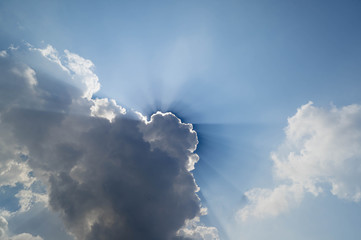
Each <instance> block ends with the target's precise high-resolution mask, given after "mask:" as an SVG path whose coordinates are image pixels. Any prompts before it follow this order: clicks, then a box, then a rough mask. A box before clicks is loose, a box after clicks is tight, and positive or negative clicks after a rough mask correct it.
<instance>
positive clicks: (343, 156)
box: [238, 102, 361, 221]
mask: <svg viewBox="0 0 361 240" xmlns="http://www.w3.org/2000/svg"><path fill="white" fill-rule="evenodd" d="M360 123H361V106H360V105H356V104H355V105H349V106H345V107H341V108H337V107H335V106H332V107H331V108H330V109H323V108H319V107H315V106H313V104H312V102H309V103H308V104H306V105H303V106H302V107H301V108H299V109H298V110H297V113H296V114H295V115H294V116H292V117H291V118H289V119H288V126H287V128H286V129H285V133H286V140H285V142H284V144H283V145H282V146H281V147H280V148H279V150H278V151H276V152H274V153H272V160H273V163H274V173H275V177H276V178H277V179H278V180H279V181H280V182H282V184H280V185H278V186H276V187H275V188H274V189H259V188H257V189H252V190H250V191H248V192H246V193H245V195H246V197H247V198H248V200H249V203H248V205H246V206H245V207H244V208H242V209H241V210H240V211H239V212H238V216H239V217H240V218H241V219H242V220H243V221H245V220H247V219H248V218H264V217H268V216H277V215H279V214H281V213H283V212H286V211H289V209H290V208H292V207H294V206H297V205H298V204H300V202H301V200H302V199H303V197H304V195H305V194H306V193H311V194H313V195H314V196H318V195H319V194H321V193H322V192H324V191H330V192H331V193H332V194H333V195H335V196H337V197H338V198H340V199H346V200H349V201H354V202H359V201H360V199H361V124H360Z"/></svg>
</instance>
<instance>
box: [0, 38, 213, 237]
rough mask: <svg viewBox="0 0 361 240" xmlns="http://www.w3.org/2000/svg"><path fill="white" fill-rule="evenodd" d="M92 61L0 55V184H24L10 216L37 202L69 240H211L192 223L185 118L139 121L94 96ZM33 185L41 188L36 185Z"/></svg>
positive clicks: (50, 51) (194, 212) (195, 204)
mask: <svg viewBox="0 0 361 240" xmlns="http://www.w3.org/2000/svg"><path fill="white" fill-rule="evenodd" d="M93 68H94V66H93V63H92V62H91V61H90V60H87V59H84V58H82V57H80V56H78V55H76V54H74V53H71V52H69V51H65V52H64V54H63V55H60V54H59V53H58V52H57V51H56V50H55V49H54V48H53V47H51V46H47V47H46V48H44V49H39V48H35V47H32V46H30V45H28V46H26V47H24V46H23V47H20V48H9V49H7V50H6V51H3V52H2V53H1V56H0V72H1V75H2V77H1V79H0V132H1V134H0V146H1V148H0V178H1V179H2V181H1V182H0V183H1V186H15V185H16V186H19V184H20V186H22V188H21V190H20V191H19V192H18V193H17V194H16V195H15V197H16V198H18V199H19V209H18V210H17V214H19V212H20V213H21V212H26V211H29V209H30V208H31V207H32V205H34V204H35V203H39V202H40V203H43V205H44V207H49V208H50V209H52V210H53V211H55V212H57V213H58V214H59V215H60V217H61V219H62V221H63V223H64V225H65V227H66V229H67V231H68V232H69V233H70V234H71V235H72V236H73V237H74V239H76V240H93V239H94V240H95V239H96V240H102V239H104V240H112V239H157V240H158V239H159V240H162V239H164V240H168V239H218V233H217V231H216V229H215V228H214V227H207V226H204V225H203V224H201V223H200V222H199V216H200V215H201V214H202V211H201V204H200V199H199V198H198V196H197V194H196V193H197V191H198V190H199V188H198V186H197V185H196V183H195V179H194V177H193V175H192V173H191V170H193V169H194V164H195V163H196V162H197V161H198V156H197V155H196V154H195V153H194V151H195V150H196V147H197V144H198V140H197V134H196V132H195V131H194V130H193V127H192V125H191V124H185V123H182V122H181V121H180V120H179V119H178V118H177V117H176V116H175V115H174V114H172V113H160V112H158V113H155V114H154V115H153V116H151V118H150V119H149V120H147V119H146V118H144V117H141V118H140V117H139V116H138V115H137V114H136V113H133V112H128V113H127V112H126V111H125V109H124V108H122V107H120V106H119V105H117V103H116V102H115V101H114V100H112V99H93V98H92V96H93V94H94V93H95V92H96V91H98V90H99V87H100V85H99V82H98V77H97V76H96V75H95V74H94V73H93V71H92V69H93ZM38 182H41V183H42V184H43V185H44V186H46V191H45V192H36V191H35V190H34V189H35V187H34V184H35V183H38ZM12 214H13V213H11V212H6V211H3V216H5V217H7V216H11V215H12ZM0 220H1V221H0V225H1V226H0V234H2V236H6V237H8V235H7V234H8V233H7V221H6V219H5V218H3V217H1V219H0ZM187 229H188V230H187ZM8 238H9V239H13V240H19V239H29V240H30V239H32V240H39V239H42V238H41V237H40V236H33V235H30V234H29V233H21V234H18V235H12V236H9V237H8Z"/></svg>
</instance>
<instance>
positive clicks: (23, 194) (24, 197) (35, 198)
mask: <svg viewBox="0 0 361 240" xmlns="http://www.w3.org/2000/svg"><path fill="white" fill-rule="evenodd" d="M15 197H17V198H18V199H19V205H20V209H19V210H18V212H26V211H29V209H30V208H31V207H32V205H33V204H34V203H37V202H42V203H44V205H45V206H46V205H47V204H48V195H47V194H45V193H44V194H40V193H35V192H33V191H31V190H29V189H26V190H25V189H24V190H20V191H19V192H18V193H17V194H15Z"/></svg>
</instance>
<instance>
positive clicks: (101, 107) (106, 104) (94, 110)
mask: <svg viewBox="0 0 361 240" xmlns="http://www.w3.org/2000/svg"><path fill="white" fill-rule="evenodd" d="M91 101H92V102H93V103H94V105H93V106H91V107H90V111H91V113H90V114H91V116H93V117H102V118H106V119H108V120H109V121H110V122H112V121H113V119H114V118H115V117H116V116H118V115H119V114H125V113H126V110H125V108H122V107H121V106H119V105H117V103H116V102H115V100H114V99H110V100H109V99H108V98H97V99H91Z"/></svg>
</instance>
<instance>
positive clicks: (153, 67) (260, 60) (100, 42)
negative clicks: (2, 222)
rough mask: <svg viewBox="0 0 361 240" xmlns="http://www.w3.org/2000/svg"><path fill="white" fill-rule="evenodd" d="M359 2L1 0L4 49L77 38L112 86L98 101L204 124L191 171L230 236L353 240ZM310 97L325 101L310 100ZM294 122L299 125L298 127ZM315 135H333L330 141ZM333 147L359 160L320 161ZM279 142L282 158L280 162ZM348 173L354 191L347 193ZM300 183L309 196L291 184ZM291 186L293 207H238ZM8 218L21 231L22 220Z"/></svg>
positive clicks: (60, 46)
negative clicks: (253, 196)
mask: <svg viewBox="0 0 361 240" xmlns="http://www.w3.org/2000/svg"><path fill="white" fill-rule="evenodd" d="M360 12H361V3H360V2H359V1H351V0H348V1H333V0H331V1H293V0H289V1H187V0H185V1H106V2H101V1H91V2H89V1H36V0H33V1H16V0H15V1H2V2H1V3H0V36H1V38H0V46H1V49H0V50H6V49H8V47H9V46H11V45H12V46H15V47H16V46H23V45H24V44H25V43H29V44H31V45H32V46H34V47H35V48H39V49H43V48H45V47H46V46H47V45H51V46H53V47H54V48H55V49H57V50H58V52H59V53H62V52H63V51H64V50H65V49H67V50H69V51H70V52H72V53H75V54H77V55H79V56H81V57H83V58H85V59H89V60H91V61H92V62H93V63H94V66H95V68H94V74H96V76H97V77H98V78H99V82H100V84H101V89H100V91H98V92H95V93H94V95H93V98H96V97H97V98H111V99H115V100H116V101H117V103H118V104H119V105H120V106H122V107H125V108H126V109H128V110H130V111H131V110H135V111H139V112H141V113H142V114H144V115H146V116H148V117H149V116H150V115H151V114H153V113H155V112H156V111H158V110H160V111H162V112H168V111H170V112H173V113H174V114H175V115H176V116H177V117H179V118H180V119H182V121H183V122H187V123H192V124H193V126H194V129H195V130H196V131H197V134H198V140H199V144H198V150H197V151H196V153H197V154H198V155H199V157H200V160H199V162H198V163H197V164H196V168H195V170H193V174H194V179H195V181H196V182H197V184H198V185H199V187H200V192H199V194H198V195H199V196H200V198H201V202H202V204H203V205H204V206H205V207H207V208H208V215H207V216H202V217H201V221H202V222H203V223H204V224H205V225H207V226H212V227H216V228H217V229H218V232H219V236H220V239H231V240H233V239H242V240H243V239H244V240H258V239H265V238H268V239H295V240H297V239H318V240H320V239H321V240H322V239H328V240H329V239H335V240H336V239H351V240H352V239H358V238H359V236H360V234H361V232H360V228H359V224H360V221H361V218H360V216H361V215H360V212H361V206H360V203H359V200H358V199H356V198H353V197H352V196H353V195H352V194H353V193H355V191H356V192H357V189H358V187H359V185H357V184H356V183H354V182H353V181H355V182H357V181H358V180H359V179H360V177H361V172H356V173H353V172H352V171H351V170H350V169H352V168H357V167H360V166H361V165H360V164H359V163H358V162H357V160H358V161H360V160H361V155H360V154H359V153H358V152H357V151H356V150H355V151H353V150H350V149H348V148H347V149H345V150H344V151H343V149H344V148H346V147H347V146H349V145H350V144H345V145H343V142H346V143H354V144H355V146H356V147H355V148H357V146H359V145H360V143H358V142H357V141H358V140H360V139H359V138H357V137H355V138H352V136H351V133H352V132H357V133H358V131H359V130H360V127H359V125H360V122H359V120H360V118H358V117H357V116H359V115H357V114H359V112H358V110H354V114H355V115H352V114H351V113H349V111H348V110H347V109H346V110H342V109H343V107H345V106H349V105H351V104H356V105H357V106H358V104H361V95H360V89H361V79H360V76H361V68H360V64H361V27H360V22H361V14H360ZM309 101H312V102H313V105H307V106H308V107H305V108H302V109H301V106H306V104H307V103H308V102H309ZM313 107H314V108H313ZM298 109H300V110H298ZM297 111H299V115H296V112H297ZM350 111H351V110H350ZM335 112H337V113H335ZM308 113H310V114H311V115H312V117H310V116H309V115H307V114H308ZM290 117H294V118H293V119H294V122H289V121H288V118H290ZM344 118H345V119H348V121H349V122H352V123H353V125H352V126H351V127H353V128H352V129H353V130H352V129H351V130H350V131H348V129H349V128H351V127H350V126H349V125H342V124H343V122H342V121H341V120H340V122H339V124H333V121H336V122H337V121H338V120H334V119H344ZM309 122H312V123H314V124H313V125H307V124H308V123H309ZM318 122H321V123H320V124H318V125H316V123H318ZM287 126H288V127H289V128H292V129H293V128H294V129H296V130H294V131H293V132H291V133H290V134H289V135H288V134H287V130H285V129H286V127H287ZM302 126H306V127H305V128H307V129H313V130H314V132H317V133H319V134H320V135H317V134H316V135H312V134H314V133H313V132H312V133H309V132H307V131H306V130H304V131H303V130H302V129H303V127H302ZM322 126H325V128H327V129H331V130H327V131H326V130H323V129H321V127H322ZM299 135H302V136H306V138H308V137H309V135H311V138H312V139H311V140H312V141H311V142H307V141H306V142H302V141H303V139H301V138H298V137H297V136H299ZM334 135H335V136H337V137H336V138H335V137H334ZM313 137H314V138H313ZM337 138H339V139H344V141H343V142H338V141H336V140H335V139H337ZM317 139H319V141H321V142H323V140H322V139H330V140H329V141H328V142H329V143H330V144H329V145H325V146H324V145H322V146H319V145H318V142H316V140H317ZM298 141H301V142H302V143H300V145H298ZM295 142H297V144H295ZM357 143H358V144H359V145H357ZM292 144H295V146H293V148H292V149H291V147H290V148H287V146H289V145H292ZM285 145H286V147H285ZM309 145H312V146H316V147H315V148H309ZM317 146H318V148H317ZM335 146H336V147H335ZM343 147H344V148H343ZM284 148H286V150H285V149H284ZM294 148H296V150H295V149H294ZM332 149H339V152H337V153H336V152H335V153H334V155H335V156H338V158H335V159H334V160H332V161H333V162H337V161H341V160H340V159H343V158H345V159H346V160H347V159H349V158H352V159H356V160H355V162H356V163H354V162H352V163H348V162H347V161H346V160H345V161H346V162H344V161H341V162H340V164H341V166H349V168H346V167H345V169H344V171H343V172H337V171H336V169H337V168H335V169H334V168H331V167H330V168H323V167H321V166H324V165H326V166H328V165H332V164H331V163H330V162H328V161H329V160H328V159H330V157H329V155H327V154H326V153H325V152H321V150H324V151H326V150H332ZM303 150H304V151H303ZM302 151H303V153H302V154H300V159H301V161H304V162H305V165H302V166H306V167H307V166H308V167H309V169H307V168H306V167H300V166H299V165H293V164H294V163H293V162H292V159H290V158H289V157H288V156H289V153H290V152H294V153H298V152H302ZM271 152H274V153H276V155H277V156H278V157H279V158H280V159H284V160H282V161H283V163H284V164H283V165H281V166H279V167H277V166H276V161H274V160H272V159H271ZM304 152H307V153H309V155H307V154H304ZM331 152H332V151H331ZM341 152H342V153H341ZM344 152H348V153H350V154H351V155H350V156H349V155H347V154H346V155H347V157H346V155H345V154H344ZM338 154H340V155H338ZM310 159H311V160H310ZM312 159H315V160H312ZM319 159H324V160H322V161H321V160H319ZM316 163H319V165H317V164H316ZM347 164H349V165H347ZM352 164H356V165H352ZM293 168H295V169H301V170H292V171H291V170H289V169H293ZM318 168H319V171H315V172H317V173H313V170H314V169H318ZM303 169H305V170H303ZM311 173H312V174H313V175H312V174H311ZM320 179H322V181H321V180H320ZM345 179H347V180H345ZM318 181H319V182H318ZM310 182H311V183H310ZM336 183H337V184H338V186H341V185H342V184H343V185H342V186H344V187H345V186H349V187H350V188H348V187H345V189H342V187H340V188H341V190H337V189H336ZM297 184H299V185H301V188H302V189H304V190H302V191H301V190H300V191H298V190H297V191H298V192H297V194H301V195H302V197H299V195H297V194H295V192H294V191H293V190H290V189H288V188H287V187H290V188H291V187H295V186H296V185H297ZM282 185H285V186H286V188H287V189H288V190H285V192H284V194H290V195H287V196H288V197H289V198H290V199H291V200H289V198H288V197H287V196H286V195H285V196H283V195H282V196H283V198H282V197H281V198H282V199H287V201H286V202H282V201H281V200H279V201H277V202H278V203H280V204H281V205H282V204H283V206H286V205H287V207H285V210H279V212H277V213H275V214H273V215H272V214H271V215H272V216H268V215H267V211H265V213H264V214H263V213H262V214H261V215H262V217H260V218H258V217H254V219H253V218H252V217H250V218H249V219H248V218H247V219H246V220H245V221H243V220H240V219H238V218H237V216H238V215H239V214H240V213H239V212H240V211H241V209H245V208H246V207H247V206H258V205H252V201H251V200H250V199H249V198H247V194H246V193H247V192H249V191H251V190H252V189H255V188H261V189H269V190H270V191H273V190H275V189H277V187H278V186H282ZM310 185H312V186H311V187H310ZM354 185H355V186H354ZM297 186H298V185H297ZM313 186H316V187H320V188H322V189H323V191H322V192H321V191H320V192H318V191H316V190H315V191H313V190H312V187H313ZM332 186H333V187H334V188H332ZM2 188H3V191H5V193H6V192H8V196H6V197H5V195H6V194H5V193H3V192H2V193H1V194H2V195H0V197H1V198H4V200H3V201H0V204H3V205H4V207H7V206H8V204H9V201H10V200H11V199H15V197H14V195H15V192H16V191H18V190H17V189H16V187H15V188H11V189H10V190H9V187H8V186H5V187H2ZM292 189H293V188H292ZM332 189H333V190H332ZM355 189H356V190H355ZM342 190H344V191H342ZM301 192H302V193H301ZM316 192H317V194H316ZM4 194H5V195H4ZM355 194H356V193H355ZM3 195H4V197H2V196H3ZM260 195H262V194H260ZM257 196H258V195H257ZM264 197H265V196H264ZM265 198H267V197H265ZM293 198H295V199H296V200H294V199H293ZM257 199H258V198H257ZM292 199H293V200H292ZM13 201H14V204H15V200H13ZM269 204H270V205H267V206H269V207H270V208H274V209H278V208H277V207H275V205H272V204H275V203H272V204H271V203H269ZM11 209H13V206H11ZM252 209H253V208H252ZM252 209H251V210H250V211H255V210H254V209H253V210H252ZM255 209H258V208H255ZM282 209H283V208H282ZM30 211H31V210H30ZM32 211H36V209H35V210H32ZM47 214H48V213H47ZM49 214H50V213H49ZM49 214H48V215H49ZM249 214H250V216H251V215H252V213H249ZM48 215H47V216H48ZM252 216H253V215H252ZM263 216H264V217H263ZM49 218H50V217H49ZM53 218H55V217H53ZM53 222H55V223H57V224H60V223H59V222H60V221H59V219H56V220H54V221H53ZM8 223H9V229H11V228H12V229H19V227H18V226H16V223H14V220H13V222H11V219H10V218H9V220H8ZM55 223H54V224H55ZM27 224H28V223H27V222H25V223H24V224H23V226H25V227H24V229H25V230H26V231H25V230H24V232H29V231H30V230H29V229H28V228H26V225H27ZM12 226H13V227H12ZM13 231H14V232H15V230H13ZM20 231H22V230H19V232H16V233H20ZM30 233H32V234H33V235H34V236H36V235H40V236H41V234H40V232H39V233H37V232H36V231H34V232H30ZM59 236H60V233H59ZM42 237H43V238H44V239H47V238H46V237H44V236H42ZM59 239H61V238H60V237H59Z"/></svg>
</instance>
